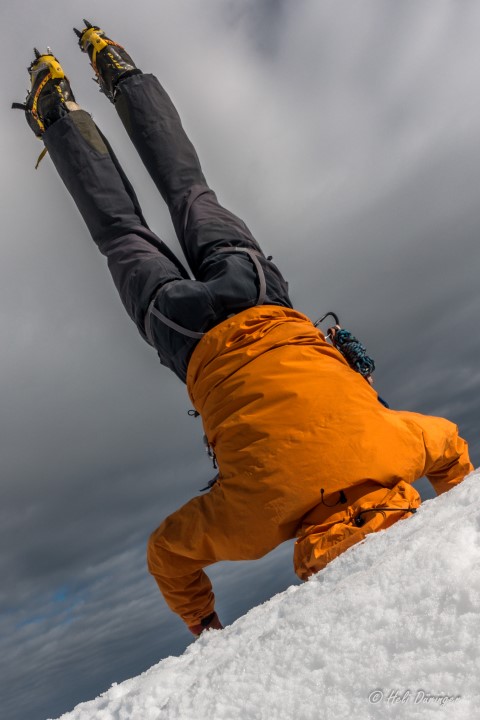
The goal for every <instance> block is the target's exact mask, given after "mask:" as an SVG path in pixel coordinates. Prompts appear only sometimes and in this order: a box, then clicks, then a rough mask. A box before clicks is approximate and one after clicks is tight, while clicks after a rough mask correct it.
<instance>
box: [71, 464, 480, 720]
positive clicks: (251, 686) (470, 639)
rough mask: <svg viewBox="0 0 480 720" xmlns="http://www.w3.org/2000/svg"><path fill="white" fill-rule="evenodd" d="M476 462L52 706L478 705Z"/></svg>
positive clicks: (128, 718) (285, 715)
mask: <svg viewBox="0 0 480 720" xmlns="http://www.w3.org/2000/svg"><path fill="white" fill-rule="evenodd" d="M479 627H480V471H478V470H477V471H476V472H474V473H472V475H470V476H469V478H468V479H467V480H465V481H464V482H463V483H462V484H461V485H460V486H458V487H457V488H455V489H453V490H452V491H450V492H449V493H446V494H445V495H442V496H440V497H439V498H436V499H434V500H430V501H427V502H425V503H424V505H423V506H422V507H421V508H420V510H419V511H418V513H417V514H416V515H415V516H413V517H411V518H410V519H408V520H404V521H401V522H398V523H397V524H396V525H394V526H393V527H392V528H390V529H389V530H388V531H386V532H382V533H378V534H376V535H372V536H369V537H368V538H367V540H366V541H365V542H364V543H362V544H361V545H358V546H356V547H354V548H352V549H351V550H349V551H347V552H346V553H345V554H344V555H343V556H341V557H339V558H338V559H337V560H335V561H334V562H333V563H332V564H331V565H330V566H328V567H327V568H326V569H325V570H323V571H322V572H321V573H319V574H318V575H317V576H316V577H314V578H312V579H311V580H310V581H309V582H307V583H305V584H304V585H301V586H297V587H291V588H289V589H288V590H286V591H285V592H284V593H281V594H279V595H277V596H275V597H274V598H272V599H271V600H270V601H269V602H267V603H265V604H264V605H263V606H260V607H257V608H254V609H253V610H251V611H250V612H249V613H248V614H247V615H245V616H244V617H242V618H240V619H239V620H237V621H236V622H235V623H234V624H233V625H232V626H230V627H227V628H226V629H225V630H223V631H210V632H208V633H206V634H205V635H204V636H202V637H201V638H200V639H199V640H198V641H197V642H195V643H193V644H192V645H191V646H190V647H189V648H188V649H187V651H186V652H185V653H184V654H183V655H182V656H180V657H170V658H167V659H165V660H162V661H161V662H160V663H158V665H155V666H154V667H152V668H151V669H150V670H148V671H147V672H146V673H144V674H143V675H141V676H139V677H136V678H133V679H131V680H127V681H126V682H123V683H122V684H121V685H113V686H112V687H111V688H110V690H108V691H107V692H106V693H104V694H103V695H102V696H101V697H99V698H97V699H96V700H93V701H90V702H87V703H82V704H81V705H78V706H77V707H76V708H75V709H74V710H73V711H72V712H69V713H66V714H65V715H62V720H194V719H195V720H207V719H208V720H234V719H236V718H238V719H241V720H250V719H251V720H253V719H255V720H277V719H278V720H280V719H282V720H283V719H285V720H293V719H295V720H320V719H321V720H344V719H345V718H355V720H368V719H370V718H372V719H376V718H382V720H383V718H390V717H392V718H408V720H410V719H414V718H420V717H421V718H430V717H435V718H445V719H447V718H448V720H451V719H452V718H453V719H454V720H463V718H465V720H467V718H468V720H475V718H480V682H479V677H480V649H479V643H478V631H479Z"/></svg>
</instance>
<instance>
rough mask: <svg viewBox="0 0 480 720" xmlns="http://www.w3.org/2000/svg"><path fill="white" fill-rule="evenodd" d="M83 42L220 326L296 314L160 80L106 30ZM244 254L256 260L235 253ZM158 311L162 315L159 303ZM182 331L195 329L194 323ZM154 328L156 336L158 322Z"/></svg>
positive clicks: (91, 31)
mask: <svg viewBox="0 0 480 720" xmlns="http://www.w3.org/2000/svg"><path fill="white" fill-rule="evenodd" d="M77 35H78V36H79V38H80V41H79V44H80V47H81V48H82V49H83V50H84V51H85V52H87V53H88V55H89V57H90V60H91V64H92V67H93V69H94V71H95V73H96V75H97V79H98V81H99V83H100V86H101V88H102V89H103V91H104V92H105V94H106V95H107V97H108V98H109V99H110V100H111V101H112V102H114V103H115V107H116V109H117V111H118V114H119V116H120V118H121V120H122V122H123V124H124V126H125V128H126V130H127V132H128V134H129V136H130V138H131V140H132V142H133V143H134V145H135V147H136V149H137V150H138V152H139V155H140V157H141V158H142V160H143V162H144V164H145V166H146V168H147V170H148V172H149V173H150V175H151V177H152V179H153V180H154V182H155V184H156V185H157V188H158V189H159V191H160V193H161V195H162V197H163V198H164V199H165V201H166V203H167V205H168V207H169V210H170V214H171V217H172V221H173V224H174V227H175V230H176V233H177V235H178V238H179V241H180V244H181V246H182V248H183V251H184V254H185V257H186V258H187V261H188V263H189V265H190V267H191V269H192V272H193V274H194V277H195V278H196V279H197V280H200V281H202V282H204V283H205V284H206V285H207V286H208V291H209V294H210V298H211V300H212V303H213V305H214V307H215V314H216V322H219V321H221V320H223V319H224V318H225V317H227V316H228V315H230V314H232V313H236V312H240V311H241V310H244V309H246V308H248V307H251V306H252V305H255V304H257V303H259V302H260V303H265V304H274V305H284V306H287V307H291V306H292V305H291V302H290V299H289V297H288V287H287V283H286V282H285V280H284V279H283V277H282V275H281V274H280V272H279V271H278V269H277V268H276V267H275V265H274V264H273V263H271V262H270V261H269V260H267V259H266V258H265V257H264V255H263V254H262V252H261V250H260V247H259V245H258V243H257V241H256V240H255V239H254V238H253V236H252V234H251V233H250V231H249V230H248V228H247V226H246V225H245V223H244V222H243V221H242V220H240V219H239V218H238V217H236V216H235V215H234V214H233V213H231V212H229V211H228V210H226V209H225V208H223V207H222V206H221V205H220V204H219V203H218V201H217V198H216V196H215V193H213V191H212V190H211V189H210V188H209V187H208V185H207V183H206V180H205V177H204V175H203V173H202V170H201V167H200V162H199V160H198V157H197V154H196V152H195V149H194V147H193V145H192V143H191V142H190V140H189V139H188V137H187V135H186V133H185V131H184V129H183V127H182V124H181V121H180V117H179V115H178V113H177V111H176V109H175V107H174V105H173V103H172V102H171V100H170V98H169V96H168V95H167V93H166V92H165V90H164V89H163V88H162V87H161V85H160V83H159V82H158V80H157V79H156V78H155V77H154V76H153V75H144V74H143V73H142V72H141V71H140V70H138V69H137V68H135V65H134V63H133V60H132V59H131V57H130V56H129V55H128V54H127V53H126V51H125V50H124V49H123V48H122V47H120V46H118V45H116V44H115V43H113V42H112V41H111V40H109V39H108V38H107V37H106V36H105V34H104V32H103V31H102V30H100V29H99V28H96V27H93V26H90V25H89V24H87V28H85V30H83V32H80V31H77ZM226 247H228V248H232V252H225V249H226ZM240 248H241V249H242V250H247V251H248V252H249V253H250V255H249V254H247V253H245V252H243V251H242V252H241V253H238V252H235V251H236V250H238V249H240ZM219 250H221V252H218V251H219ZM252 253H254V254H255V257H253V255H252ZM252 261H253V262H252ZM154 309H156V310H158V311H159V310H160V308H159V307H158V306H157V303H155V308H154ZM154 314H155V313H154ZM149 316H150V314H149ZM183 316H184V318H185V313H183ZM168 318H169V319H173V318H172V317H171V316H170V315H168ZM178 324H180V325H182V326H183V327H184V328H187V329H188V328H190V329H192V326H191V321H190V320H189V318H188V316H187V317H186V318H185V319H184V321H183V322H180V323H178ZM214 324H215V323H214ZM152 325H153V328H152V332H153V333H154V332H155V328H156V325H158V321H157V320H153V321H152Z"/></svg>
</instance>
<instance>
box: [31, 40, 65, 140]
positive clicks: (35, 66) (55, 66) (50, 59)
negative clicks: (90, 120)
mask: <svg viewBox="0 0 480 720" xmlns="http://www.w3.org/2000/svg"><path fill="white" fill-rule="evenodd" d="M45 69H47V70H48V72H47V73H46V75H45V77H44V78H43V80H42V81H41V82H40V83H39V85H38V87H37V89H36V91H35V95H34V96H33V100H32V108H31V113H32V115H33V117H34V118H35V121H36V122H37V123H38V127H39V128H40V130H41V131H42V132H45V125H44V124H43V122H42V119H41V118H40V116H39V114H38V111H37V105H38V98H39V97H40V93H41V92H42V90H43V88H44V87H45V85H46V84H47V82H48V81H49V80H54V79H57V78H58V79H63V78H64V77H65V73H64V72H63V68H62V66H61V65H60V63H59V62H58V60H57V58H56V57H55V56H54V55H52V54H50V53H48V54H46V55H39V57H38V58H37V59H36V60H34V61H33V63H32V64H31V65H30V68H29V73H30V79H31V82H32V88H33V86H34V85H35V81H36V79H37V75H38V74H39V73H40V72H41V71H42V70H45ZM57 90H58V91H59V92H60V93H61V92H62V91H61V88H60V87H59V86H57Z"/></svg>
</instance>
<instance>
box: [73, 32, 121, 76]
mask: <svg viewBox="0 0 480 720" xmlns="http://www.w3.org/2000/svg"><path fill="white" fill-rule="evenodd" d="M108 45H114V46H115V47H121V45H119V44H118V43H116V42H113V40H110V39H109V38H106V37H105V36H104V35H103V30H100V28H98V27H95V26H93V25H92V26H91V27H88V28H86V29H85V30H84V31H83V32H82V33H81V37H80V47H81V48H82V50H83V51H84V52H87V49H88V47H89V46H90V47H91V48H92V54H91V56H90V62H91V63H92V67H93V69H94V71H95V72H96V73H98V70H97V63H96V60H97V55H98V53H99V52H101V51H102V50H103V49H104V48H106V47H108ZM122 49H123V48H122ZM89 55H90V53H89Z"/></svg>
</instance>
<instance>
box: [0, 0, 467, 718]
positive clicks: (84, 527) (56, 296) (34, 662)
mask: <svg viewBox="0 0 480 720" xmlns="http://www.w3.org/2000/svg"><path fill="white" fill-rule="evenodd" d="M99 7H100V10H99V9H98V8H99ZM80 8H81V9H80ZM99 13H100V14H99ZM82 17H87V18H89V19H91V20H92V21H95V22H97V23H99V24H101V25H102V26H103V27H104V28H105V29H106V30H107V31H108V34H109V35H110V36H112V37H113V38H115V39H116V40H118V41H119V42H120V43H122V44H124V45H125V46H126V47H127V48H128V49H129V51H130V53H131V54H132V56H133V57H134V59H135V60H136V62H137V64H138V66H139V67H141V68H142V69H143V70H145V71H149V72H155V73H156V74H157V75H158V76H159V78H160V79H161V81H162V82H163V84H164V85H165V86H166V88H167V90H168V91H169V93H170V94H171V96H172V98H173V100H174V102H175V103H176V105H177V107H178V109H179V111H180V113H181V115H182V118H183V120H184V125H185V127H186V129H187V132H188V133H189V135H190V136H191V138H192V140H193V142H194V143H195V145H196V147H197V150H198V153H199V155H200V158H201V160H202V164H203V167H204V171H205V174H206V176H207V179H208V180H209V183H210V185H211V186H212V187H213V188H214V189H215V190H216V191H217V193H218V196H219V199H220V201H221V202H223V204H225V205H227V206H228V207H230V208H231V209H232V210H233V211H234V212H236V213H237V214H239V215H241V216H242V217H243V218H244V219H245V220H246V222H247V223H248V225H249V226H250V228H251V229H252V231H253V232H254V234H255V235H256V236H257V238H258V240H259V241H260V243H261V244H262V245H263V247H264V250H265V252H266V253H267V254H272V255H274V258H275V261H276V262H277V264H278V265H279V266H280V267H281V268H282V270H283V272H284V274H285V276H286V277H287V279H288V280H289V282H290V288H291V296H292V299H293V301H294V303H295V305H296V307H297V308H298V309H299V310H301V311H303V312H305V313H306V314H308V315H309V316H310V317H312V319H316V318H317V317H318V316H319V315H320V314H323V313H325V312H327V311H328V310H331V309H334V310H336V312H337V313H338V314H339V315H340V318H341V320H342V323H343V324H344V325H345V326H346V327H348V328H349V329H351V330H353V331H354V332H355V333H356V334H358V335H359V336H360V337H361V338H362V340H363V341H364V342H365V343H366V344H367V346H368V349H369V351H370V353H371V354H372V355H373V356H374V357H375V360H376V363H377V368H378V370H377V373H376V385H377V389H378V390H379V392H380V393H381V395H382V396H383V397H385V398H386V399H387V400H388V401H389V402H390V404H391V406H392V407H396V408H402V409H409V410H415V411H419V412H425V413H428V414H436V415H445V416H447V417H449V418H450V419H452V420H454V421H455V422H457V423H458V424H459V426H460V428H461V431H462V434H463V435H464V436H465V437H466V438H467V439H468V441H469V442H470V446H471V452H472V459H473V462H474V464H475V465H478V464H480V442H479V438H478V428H479V424H480V413H479V411H478V409H477V398H478V395H479V390H480V369H479V363H478V358H479V355H480V336H479V333H478V330H477V326H478V321H477V317H478V308H479V307H480V291H479V283H478V276H479V274H480V258H479V251H478V245H479V236H480V79H479V78H480V72H479V70H480V44H479V42H478V38H479V37H480V4H478V3H476V2H472V1H471V0H459V1H458V2H453V1H452V0H403V1H402V2H401V3H399V2H398V0H362V1H361V2H358V1H357V0H296V1H295V2H293V0H290V2H288V0H283V1H282V0H242V1H241V2H240V1H239V0H197V1H195V0H155V1H154V0H137V2H136V3H135V4H134V5H132V6H131V7H130V6H129V4H127V3H121V4H119V3H116V2H112V0H104V2H102V3H101V6H99V5H98V3H96V2H95V3H94V2H92V1H91V0H87V1H85V2H82V3H78V2H71V1H69V2H65V0H63V1H62V2H60V0H43V2H42V3H38V2H33V0H22V2H20V3H13V2H9V3H3V4H2V7H1V9H0V19H1V27H2V44H3V46H2V47H3V51H4V57H7V58H8V67H5V69H4V70H5V71H4V74H3V80H2V98H3V101H2V103H1V108H0V112H1V114H2V117H1V122H2V129H3V132H2V133H1V136H0V151H1V157H2V172H1V175H0V177H1V193H2V200H3V202H2V210H1V212H2V226H3V233H2V236H1V239H0V243H1V262H0V296H1V301H0V333H1V347H2V350H1V352H0V383H1V409H2V412H1V414H0V446H1V455H0V457H1V463H2V467H1V486H0V487H1V491H0V492H1V499H0V518H1V522H0V537H1V545H0V547H1V554H0V577H1V578H2V582H1V585H0V602H1V605H0V637H1V642H2V652H1V654H0V658H1V659H0V663H1V667H0V695H1V700H0V706H1V708H2V711H1V714H2V720H3V719H4V720H31V719H32V718H35V719H37V718H38V719H39V720H44V719H45V718H47V717H56V716H57V715H60V714H61V713H62V712H64V711H66V710H68V709H71V708H72V707H73V706H74V705H75V704H76V703H78V702H80V701H82V700H88V699H90V698H91V697H94V696H95V695H97V694H98V693H99V692H101V691H103V690H105V689H106V688H108V687H109V685H110V684H111V683H112V682H115V681H121V680H123V679H124V678H126V677H130V676H133V675H138V674H139V673H140V672H142V671H143V670H145V669H146V668H148V667H149V666H150V665H152V664H153V663H155V662H157V661H158V660H160V659H162V658H164V657H165V656H167V655H170V654H178V653H180V652H181V651H182V650H183V649H184V648H185V647H186V645H187V644H188V643H189V642H190V636H189V633H188V632H187V631H186V630H185V629H184V626H183V623H182V622H181V621H180V620H178V619H177V618H176V617H175V616H173V615H172V614H171V613H170V611H169V610H168V609H167V608H166V606H165V604H164V601H163V599H162V598H161V596H160V595H159V593H158V590H157V588H156V585H155V583H154V581H153V579H152V578H150V576H149V575H148V573H147V571H146V567H145V544H146V540H147V538H148V535H149V534H150V532H151V531H152V530H153V529H155V527H157V525H159V523H160V522H161V520H162V519H163V518H164V516H165V515H167V514H168V513H169V512H171V511H172V510H174V509H175V508H177V507H178V506H179V505H180V504H182V503H183V502H185V501H186V500H188V499H189V498H190V497H191V496H192V495H193V494H195V493H196V492H197V491H198V489H199V488H201V487H203V485H204V484H205V482H206V480H208V479H209V478H210V476H211V474H212V470H211V467H210V465H209V461H208V459H207V457H206V455H204V451H203V446H202V431H201V427H200V421H199V420H194V419H192V418H190V417H189V416H188V414H187V413H188V410H189V409H190V405H189V401H188V397H187V394H186V391H185V389H184V387H183V385H182V384H181V382H180V381H179V380H177V379H176V378H175V377H174V376H173V374H169V372H168V370H166V369H165V368H162V367H160V365H159V364H158V360H157V357H156V354H155V352H154V351H152V350H151V349H150V348H149V347H148V346H147V345H146V344H145V343H143V341H142V340H141V338H140V336H139V335H138V333H137V330H136V328H135V327H134V325H133V324H132V322H131V321H130V320H129V318H128V317H127V315H126V314H125V311H124V310H123V307H122V305H121V303H120V302H119V300H118V298H117V297H116V294H115V290H114V288H113V284H112V282H111V280H110V277H109V274H108V271H107V269H106V266H105V262H104V259H103V258H102V257H101V256H100V254H99V253H98V251H97V250H96V248H95V247H94V245H93V243H92V242H91V240H90V238H89V236H88V233H87V231H86V229H85V227H84V225H83V222H82V220H81V218H80V216H79V215H78V213H77V211H76V208H75V206H74V205H73V202H72V201H71V199H70V198H69V196H68V195H67V193H66V191H65V190H64V188H63V186H62V185H61V183H60V181H59V180H58V178H57V177H56V174H55V171H54V168H53V166H52V164H51V162H50V160H49V158H48V156H47V157H46V158H45V159H44V160H43V162H42V164H41V165H40V168H39V169H38V170H37V171H35V170H34V165H35V162H36V159H37V156H38V154H39V152H40V150H41V147H42V146H41V143H40V142H39V141H38V140H36V139H35V138H34V136H33V134H32V133H31V131H30V130H29V129H28V127H27V125H26V123H25V121H24V118H23V117H22V114H21V113H20V112H18V111H15V112H13V111H11V110H9V105H10V103H11V101H13V100H17V101H21V100H23V99H24V97H25V92H26V88H27V86H28V77H27V73H26V71H25V69H26V67H27V65H28V64H29V62H30V60H31V58H32V50H31V49H32V47H33V46H34V45H35V46H37V47H39V48H40V49H41V50H43V49H45V47H46V46H47V45H50V46H51V47H52V49H53V51H54V53H55V54H56V55H57V56H58V57H59V59H60V60H61V61H62V63H63V65H64V67H65V70H66V72H67V74H68V75H69V78H70V80H71V83H72V86H73V88H74V91H75V94H76V98H77V101H78V102H79V103H80V104H81V105H82V106H83V107H85V108H86V109H88V110H89V111H91V112H92V113H93V116H94V118H95V120H96V122H97V123H98V124H99V125H100V126H101V128H102V129H103V131H104V132H105V134H106V135H107V136H108V137H109V139H110V140H111V142H112V144H113V146H114V148H115V150H116V151H117V154H118V155H119V157H120V159H121V161H122V163H123V165H124V167H125V169H126V170H127V171H128V174H129V176H130V179H131V180H132V182H133V184H134V186H135V187H136V190H137V193H138V195H139V197H140V200H141V202H142V205H143V209H144V213H145V215H146V217H147V220H148V222H149V224H150V226H151V227H152V229H154V230H155V231H156V232H157V233H158V234H159V235H160V236H161V237H162V238H163V239H164V240H165V241H166V242H168V243H169V245H170V246H171V247H172V248H173V249H174V250H178V243H177V241H176V239H175V237H174V233H173V229H172V227H171V224H170V220H169V216H168V213H167V211H166V209H165V208H164V206H163V204H162V201H161V199H160V198H159V196H158V195H157V193H156V191H155V189H154V187H153V184H152V183H151V181H150V180H149V178H148V176H147V173H146V171H145V170H144V169H143V167H142V165H141V163H140V161H139V160H138V158H137V157H136V156H135V153H134V151H133V149H132V148H131V147H130V145H129V143H128V141H127V137H126V134H125V132H124V130H123V128H122V126H121V124H120V122H119V120H118V119H117V117H116V115H115V112H114V110H113V108H112V107H111V106H110V105H109V103H108V102H107V101H106V99H105V98H104V97H103V96H101V95H100V94H99V93H98V91H97V88H96V85H95V84H94V83H93V82H92V81H91V79H90V78H91V76H92V73H91V70H90V68H89V65H88V62H87V60H86V57H85V56H84V55H82V54H81V53H80V52H79V50H78V47H77V45H76V41H75V37H74V35H73V33H72V30H71V28H72V27H73V26H74V25H76V26H77V27H79V26H81V22H82ZM421 487H422V491H423V493H424V494H425V496H428V492H429V491H428V488H427V486H426V484H422V486H421ZM291 552H292V548H291V546H290V545H287V546H283V547H281V548H279V549H278V550H277V551H275V552H274V553H273V554H272V555H270V556H268V557H267V558H265V559H263V560H262V561H259V562H257V563H235V564H223V565H221V566H217V567H216V568H214V569H213V571H212V573H211V574H212V577H213V578H214V583H215V587H216V592H217V598H218V610H219V613H220V615H221V617H222V619H223V620H224V622H225V623H229V622H232V621H233V620H234V619H235V618H237V617H238V616H239V615H241V614H243V613H244V612H245V611H246V610H248V609H249V608H250V607H252V606H254V605H257V604H259V603H260V602H262V601H263V600H265V599H266V598H268V597H270V596H271V595H272V594H274V593H275V592H277V591H278V590H281V589H284V588H285V587H287V586H288V585H289V584H291V583H292V582H295V581H296V580H295V576H294V574H293V572H292V569H291Z"/></svg>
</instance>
